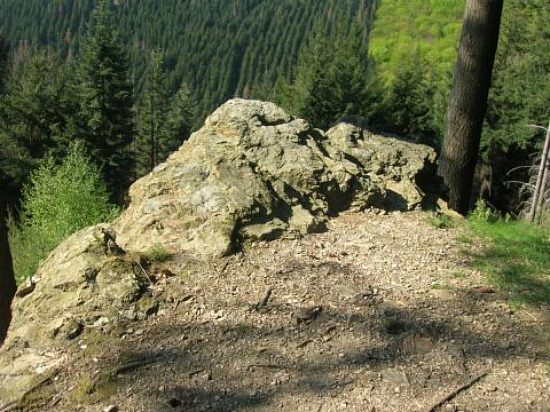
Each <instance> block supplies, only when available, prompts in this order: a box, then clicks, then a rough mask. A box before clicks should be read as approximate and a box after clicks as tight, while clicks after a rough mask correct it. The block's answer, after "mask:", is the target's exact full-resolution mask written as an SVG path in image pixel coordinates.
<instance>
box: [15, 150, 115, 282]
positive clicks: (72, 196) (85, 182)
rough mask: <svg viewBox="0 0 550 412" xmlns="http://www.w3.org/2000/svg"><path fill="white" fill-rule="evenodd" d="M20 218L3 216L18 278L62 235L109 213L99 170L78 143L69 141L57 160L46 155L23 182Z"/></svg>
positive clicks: (31, 269) (108, 217)
mask: <svg viewBox="0 0 550 412" xmlns="http://www.w3.org/2000/svg"><path fill="white" fill-rule="evenodd" d="M20 212H21V213H20V222H19V223H16V222H15V220H14V219H13V218H11V219H10V221H9V237H10V246H11V250H12V254H13V258H14V267H15V272H16V276H17V279H18V280H19V281H21V280H23V279H25V278H27V277H29V276H31V275H32V274H33V273H34V272H35V271H36V269H37V267H38V265H39V264H40V262H41V261H42V260H43V259H44V258H46V256H47V255H48V254H49V253H50V252H51V251H52V250H53V249H54V248H55V247H56V246H57V245H58V244H59V243H60V242H61V241H62V240H63V239H65V238H66V237H67V236H69V235H70V234H72V233H74V232H76V231H77V230H79V229H82V228H84V227H86V226H90V225H93V224H96V223H100V222H103V221H108V220H111V219H113V218H114V217H115V215H116V213H117V209H116V208H114V207H113V206H112V205H110V204H109V202H108V192H107V189H106V187H105V185H104V183H103V182H102V180H101V173H100V170H99V169H98V168H97V167H96V166H94V165H93V163H91V162H90V160H89V158H88V157H87V156H86V155H85V153H84V151H83V149H82V147H81V145H78V144H73V145H71V147H70V148H69V153H68V155H67V157H66V158H65V159H64V160H63V162H62V163H61V165H56V164H55V162H54V160H53V158H51V157H49V158H48V159H47V160H46V161H45V162H44V163H43V164H42V165H41V166H40V167H39V168H38V169H37V170H36V171H35V172H33V173H32V174H31V177H30V182H29V184H27V185H26V186H25V187H24V190H23V199H22V202H21V211H20Z"/></svg>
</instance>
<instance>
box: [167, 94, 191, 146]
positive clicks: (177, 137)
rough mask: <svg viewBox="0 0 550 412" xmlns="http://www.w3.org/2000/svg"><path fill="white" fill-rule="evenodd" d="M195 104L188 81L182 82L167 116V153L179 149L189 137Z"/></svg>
mask: <svg viewBox="0 0 550 412" xmlns="http://www.w3.org/2000/svg"><path fill="white" fill-rule="evenodd" d="M195 114H196V113H195V104H194V101H193V99H192V97H191V90H190V89H189V86H187V83H182V85H181V87H180V88H179V90H178V91H177V92H176V94H175V95H174V96H173V97H172V101H171V102H170V109H169V111H168V118H167V128H168V131H167V142H166V145H165V149H166V151H167V155H168V154H170V153H171V152H173V151H174V150H177V149H178V147H179V146H180V145H181V144H182V143H183V142H184V141H185V140H187V139H188V138H189V136H190V135H191V129H192V126H193V119H194V118H195Z"/></svg>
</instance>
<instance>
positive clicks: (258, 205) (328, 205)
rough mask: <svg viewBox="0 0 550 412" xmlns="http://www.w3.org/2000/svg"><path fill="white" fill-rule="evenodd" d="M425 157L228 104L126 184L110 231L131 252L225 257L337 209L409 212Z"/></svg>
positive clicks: (396, 145)
mask: <svg viewBox="0 0 550 412" xmlns="http://www.w3.org/2000/svg"><path fill="white" fill-rule="evenodd" d="M434 161H435V152H434V151H433V150H432V149H430V148H428V147H427V146H421V145H416V144H413V143H409V142H405V141H402V140H398V139H395V138H385V137H380V136H374V135H372V134H369V133H368V132H364V131H363V130H361V129H359V128H357V127H354V126H351V125H348V124H342V125H339V126H337V127H335V128H334V129H332V130H330V131H329V132H328V133H326V134H324V133H323V132H322V131H320V130H317V129H314V128H312V127H311V126H310V125H309V124H308V123H307V122H306V121H304V120H302V119H295V118H293V117H291V116H290V115H289V114H287V113H286V112H285V111H283V110H282V109H280V108H279V107H277V106H275V105H274V104H271V103H263V102H259V101H251V100H232V101H229V102H227V103H226V104H224V105H223V106H222V107H220V108H219V109H218V110H217V111H216V112H214V113H213V114H212V115H211V116H210V117H209V118H208V119H207V120H206V123H205V125H204V127H203V128H202V129H200V130H199V131H198V132H196V133H195V134H193V136H192V137H191V139H190V140H189V141H188V142H186V143H185V144H184V145H183V146H182V147H181V148H180V150H179V151H177V152H176V153H174V154H173V155H172V156H170V158H169V159H168V161H167V162H165V163H163V164H162V165H160V166H159V167H157V168H156V169H155V170H154V171H153V172H152V173H151V174H149V175H148V176H146V177H144V178H142V179H140V180H139V181H138V182H136V183H135V184H134V185H133V186H132V188H131V190H130V196H131V204H130V207H129V208H128V210H127V211H126V212H125V213H124V214H123V215H122V217H121V218H120V219H118V220H117V221H116V222H115V223H114V226H115V228H116V229H117V232H118V233H120V241H121V244H122V245H123V246H124V247H127V248H129V249H131V250H137V251H145V250H147V249H148V248H150V246H151V245H152V244H156V243H161V244H163V245H165V246H166V247H167V248H169V249H171V250H172V251H174V252H179V251H190V252H193V253H202V254H207V255H218V256H220V255H226V254H229V253H231V252H233V251H234V250H235V249H236V248H237V247H238V246H239V242H242V241H245V240H247V239H251V240H265V239H270V238H274V237H277V236H279V235H281V234H282V233H283V232H291V233H298V234H305V233H308V232H311V231H316V230H319V229H322V228H323V227H324V223H325V222H326V219H327V216H329V215H330V214H333V213H336V212H339V211H341V210H344V209H349V208H353V209H357V210H360V209H364V208H368V207H372V206H375V207H382V206H383V204H384V202H385V201H386V200H391V201H392V202H395V198H399V199H401V204H399V205H398V207H400V208H403V209H408V208H411V207H414V206H415V205H417V204H418V203H419V202H420V200H421V194H420V193H419V192H418V190H417V186H416V182H415V178H416V176H418V175H419V174H422V173H425V171H426V170H427V169H428V170H429V169H430V166H431V165H433V163H434ZM387 194H391V195H392V196H387Z"/></svg>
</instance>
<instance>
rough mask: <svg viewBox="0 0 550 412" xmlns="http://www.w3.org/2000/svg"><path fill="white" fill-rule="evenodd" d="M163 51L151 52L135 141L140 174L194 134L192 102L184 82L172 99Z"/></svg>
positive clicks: (146, 171) (149, 169)
mask: <svg viewBox="0 0 550 412" xmlns="http://www.w3.org/2000/svg"><path fill="white" fill-rule="evenodd" d="M168 93H169V90H168V86H167V82H166V71H165V68H164V56H163V53H162V52H160V51H158V50H156V51H153V52H152V53H151V57H150V66H149V71H148V75H147V82H146V84H145V93H144V96H143V99H142V102H141V105H140V108H139V112H138V136H137V141H136V161H137V166H138V170H137V175H138V177H139V176H143V175H144V174H146V173H149V172H150V171H151V170H153V168H154V167H155V166H157V165H158V164H159V163H161V162H163V161H164V160H166V158H167V157H168V155H169V154H170V153H172V152H173V151H175V150H176V149H177V148H178V147H179V146H180V145H181V144H182V143H183V141H184V140H186V139H187V138H188V137H189V135H190V133H191V125H192V121H193V115H194V112H193V109H194V107H193V104H192V102H191V93H190V91H189V89H188V87H187V86H186V85H185V84H183V85H182V87H181V88H180V89H179V90H178V91H177V92H176V94H175V95H174V96H173V97H172V98H169V96H168Z"/></svg>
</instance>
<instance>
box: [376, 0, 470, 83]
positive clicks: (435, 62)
mask: <svg viewBox="0 0 550 412" xmlns="http://www.w3.org/2000/svg"><path fill="white" fill-rule="evenodd" d="M464 3H465V1H464V0H383V1H382V2H381V6H380V8H379V9H378V11H377V14H376V20H375V22H374V26H373V30H372V37H371V38H372V40H371V45H370V46H371V47H370V50H371V53H372V56H373V58H374V59H375V60H376V62H377V63H378V69H379V71H380V73H381V74H382V76H383V77H384V80H386V81H389V82H391V81H392V80H393V79H394V77H395V74H396V72H397V71H398V70H399V68H400V67H402V66H404V65H406V64H410V63H411V62H413V61H414V60H415V58H416V57H417V56H421V57H422V59H424V60H425V61H426V63H427V65H426V66H425V67H419V68H418V69H420V70H426V71H434V72H435V73H437V74H438V75H446V74H447V73H449V72H450V71H451V70H452V68H453V65H454V62H455V58H456V50H457V48H458V41H459V37H460V30H461V28H462V15H463V13H464Z"/></svg>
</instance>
